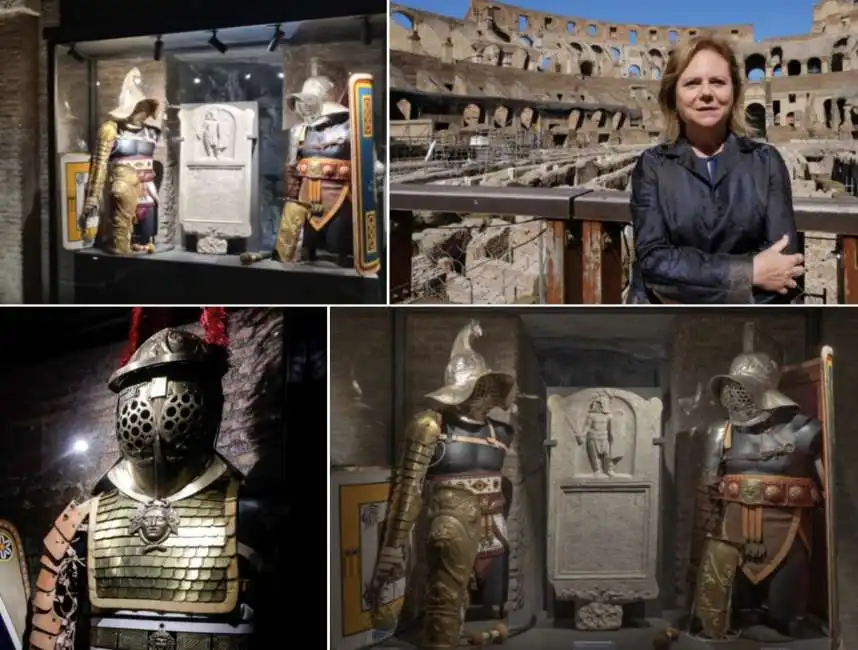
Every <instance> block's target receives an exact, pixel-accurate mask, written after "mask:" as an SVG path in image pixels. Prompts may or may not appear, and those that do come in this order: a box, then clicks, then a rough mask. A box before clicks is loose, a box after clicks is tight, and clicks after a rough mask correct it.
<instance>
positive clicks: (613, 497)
mask: <svg viewBox="0 0 858 650" xmlns="http://www.w3.org/2000/svg"><path fill="white" fill-rule="evenodd" d="M548 394H549V398H548V411H549V417H550V422H549V430H550V436H551V440H552V441H553V443H554V445H553V446H552V447H551V458H550V463H549V506H548V507H549V513H548V540H547V541H548V548H547V558H548V570H549V579H550V580H551V582H552V584H553V586H554V591H555V593H556V594H557V598H558V599H560V600H572V601H575V602H576V617H575V620H576V627H578V629H582V630H611V629H618V628H619V627H620V625H621V623H622V614H623V610H622V606H623V605H624V604H628V603H631V602H634V601H638V600H652V599H654V598H656V597H657V596H658V583H657V577H656V571H657V555H658V513H659V510H660V500H659V469H660V454H659V447H658V443H659V442H660V435H661V418H662V402H661V399H660V398H659V397H658V396H659V395H660V391H659V389H656V388H641V389H634V390H621V389H616V388H587V389H576V388H549V389H548Z"/></svg>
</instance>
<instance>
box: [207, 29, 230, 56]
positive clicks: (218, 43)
mask: <svg viewBox="0 0 858 650" xmlns="http://www.w3.org/2000/svg"><path fill="white" fill-rule="evenodd" d="M209 45H211V46H212V47H213V48H214V49H216V50H217V51H218V52H220V53H221V54H226V51H227V50H228V49H229V47H228V46H227V45H226V43H224V42H223V41H222V40H220V39H219V38H218V37H217V30H216V29H213V30H212V37H211V38H210V39H209Z"/></svg>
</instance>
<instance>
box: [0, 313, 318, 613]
mask: <svg viewBox="0 0 858 650" xmlns="http://www.w3.org/2000/svg"><path fill="white" fill-rule="evenodd" d="M146 311H147V312H148V313H153V312H155V311H156V310H155V309H150V310H146ZM159 311H160V313H159V314H158V315H159V316H160V317H161V318H163V319H168V320H169V321H170V322H169V324H170V325H173V326H181V327H183V328H188V329H190V330H192V331H195V332H196V333H201V332H202V330H201V328H200V326H199V323H198V319H199V316H200V313H201V310H199V309H164V310H159ZM227 311H228V326H227V334H228V336H229V339H230V345H229V354H230V365H231V367H230V370H229V372H228V373H227V375H226V377H225V378H224V384H223V385H224V393H225V398H226V403H225V406H224V416H223V421H222V425H221V432H220V436H219V439H218V445H217V446H218V451H220V452H221V453H222V454H223V455H224V456H225V457H226V458H227V459H228V460H230V461H231V462H232V463H233V464H234V465H236V466H237V467H238V468H239V469H240V470H241V471H242V472H244V473H245V475H246V479H247V481H246V482H247V484H248V487H249V488H252V492H253V493H255V494H262V495H263V496H264V499H265V503H266V507H267V508H270V512H271V522H272V523H271V526H272V527H271V529H270V531H269V533H270V534H269V536H268V537H269V539H267V540H266V541H267V542H268V545H267V548H265V549H257V550H260V551H264V554H263V557H265V559H266V562H268V564H267V568H268V569H269V571H267V572H266V574H267V576H268V578H270V580H271V582H270V584H269V585H268V588H267V589H266V590H265V591H269V590H271V594H270V595H271V596H272V597H273V598H274V599H275V600H273V601H272V602H275V603H279V606H280V607H282V608H284V609H285V608H286V604H285V603H284V602H283V600H284V599H290V598H294V599H295V604H296V605H299V604H300V606H301V609H302V610H303V612H304V613H305V614H306V615H307V616H308V618H306V619H305V621H306V622H309V617H310V616H312V615H313V613H314V612H318V614H319V616H318V618H319V621H318V622H319V626H320V627H319V628H316V626H313V627H314V628H316V629H325V627H324V625H323V623H324V620H323V619H324V617H325V616H326V609H327V605H326V603H327V592H326V583H325V580H324V579H323V578H324V576H325V575H326V571H325V567H326V566H327V561H328V558H327V551H326V548H327V544H326V543H323V540H326V539H327V515H326V513H327V495H326V488H325V485H326V483H325V480H326V479H325V476H326V475H325V473H324V472H323V468H326V467H327V465H326V464H325V465H323V463H327V444H326V431H327V378H326V368H327V361H326V356H325V355H326V346H327V314H326V310H325V309H320V308H286V309H255V308H254V309H229V310H227ZM130 322H131V309H127V308H121V309H120V308H76V307H68V308H17V309H4V310H0V337H2V339H0V340H2V341H3V342H4V347H5V350H6V354H4V361H3V366H2V372H0V405H2V408H0V442H2V443H3V444H4V449H3V451H2V453H0V504H2V505H0V518H2V519H7V520H10V521H11V522H12V523H13V524H15V525H16V526H17V527H18V529H19V532H20V533H21V536H22V537H23V540H24V545H25V551H26V554H27V559H28V564H29V570H30V575H31V579H35V575H36V573H37V572H38V560H39V557H40V555H41V545H42V538H43V537H44V536H45V535H46V534H47V532H48V530H49V528H50V526H51V524H52V522H53V521H54V520H55V519H56V517H57V516H58V515H59V514H60V513H61V512H62V510H63V508H65V506H66V505H67V504H68V502H69V501H71V500H72V499H82V498H85V497H86V495H87V494H88V493H89V491H90V490H91V488H92V486H93V484H94V483H95V482H96V480H97V479H98V478H99V477H100V476H101V475H102V474H103V473H104V472H105V471H106V470H108V469H109V468H110V467H111V465H112V464H113V463H114V462H115V461H116V460H117V458H118V457H119V456H118V452H117V447H116V444H115V440H114V412H115V406H116V402H115V395H114V394H113V393H112V392H111V391H110V390H109V389H108V388H107V379H108V377H109V376H110V374H111V373H112V372H113V371H114V370H116V369H117V368H118V367H119V365H120V361H121V358H122V353H123V351H124V349H125V347H126V345H127V341H128V331H129V328H130ZM141 342H142V340H141ZM76 440H85V441H86V442H87V443H88V445H89V448H88V450H87V451H86V452H85V453H80V454H75V453H73V452H72V446H73V444H74V442H75V441H76ZM314 466H315V467H314ZM324 471H325V472H326V471H327V470H326V469H325V470H324ZM299 490H300V492H299ZM299 493H300V495H301V497H302V498H301V500H300V501H299V500H297V499H296V498H295V495H297V494H299ZM239 525H240V524H239ZM296 557H299V558H300V561H299V562H298V564H299V566H301V567H302V569H301V573H302V574H304V573H306V572H307V569H311V570H312V572H314V573H316V574H317V577H316V579H315V580H311V581H308V582H303V584H302V587H301V589H299V590H297V591H296V590H294V584H295V582H294V580H293V578H292V576H291V575H290V573H291V566H292V565H293V563H294V558H296ZM310 603H312V604H313V605H314V606H313V607H309V606H308V605H309V604H310ZM315 605H317V606H315ZM266 618H268V617H266ZM260 624H262V621H260ZM266 627H267V626H266Z"/></svg>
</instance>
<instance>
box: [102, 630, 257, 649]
mask: <svg viewBox="0 0 858 650" xmlns="http://www.w3.org/2000/svg"><path fill="white" fill-rule="evenodd" d="M90 648H91V650H248V649H249V648H250V636H249V635H242V634H203V633H199V632H165V631H164V630H154V631H150V630H117V629H107V628H96V629H94V630H93V631H92V632H91V638H90Z"/></svg>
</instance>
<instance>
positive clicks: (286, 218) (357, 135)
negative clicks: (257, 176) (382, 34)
mask: <svg viewBox="0 0 858 650" xmlns="http://www.w3.org/2000/svg"><path fill="white" fill-rule="evenodd" d="M348 87H349V90H348V92H349V98H350V104H351V106H350V107H347V106H344V105H343V104H342V103H340V101H339V97H338V96H337V95H336V90H335V85H334V83H333V82H332V81H331V80H330V79H329V78H328V77H325V76H321V75H317V74H314V75H313V76H311V77H310V78H309V79H307V80H306V81H305V82H304V84H303V86H302V88H301V92H299V93H294V94H291V95H289V96H288V97H287V99H286V105H287V108H288V109H289V110H290V111H292V112H293V113H295V114H297V115H298V116H299V117H300V119H301V122H300V123H299V124H297V125H296V126H294V127H292V128H291V129H290V131H289V140H288V142H289V148H288V153H287V157H286V164H285V168H284V183H285V188H286V202H285V203H284V205H283V211H282V213H281V217H280V226H279V229H278V232H277V239H276V242H275V245H274V250H273V251H272V252H271V253H244V254H243V255H242V256H241V260H242V262H243V263H245V264H252V263H254V262H257V261H259V260H262V259H266V258H269V257H270V258H273V259H277V260H279V261H281V262H293V261H295V259H296V257H297V250H298V243H299V241H300V242H301V248H302V254H301V259H302V260H303V261H307V262H313V261H316V260H317V259H318V251H320V250H322V251H327V252H328V253H331V254H333V255H335V256H336V258H337V263H338V264H339V265H340V266H343V267H351V266H354V268H355V269H356V270H357V271H358V272H359V273H361V274H364V275H368V274H373V273H376V272H377V271H378V264H379V263H378V258H379V254H380V243H379V226H378V211H377V209H376V186H375V173H376V167H377V166H378V164H379V163H378V161H377V160H376V156H375V141H374V130H373V108H372V106H373V104H372V99H373V96H372V90H373V85H372V77H371V76H370V75H366V74H355V75H352V76H351V77H350V78H349V84H348Z"/></svg>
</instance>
